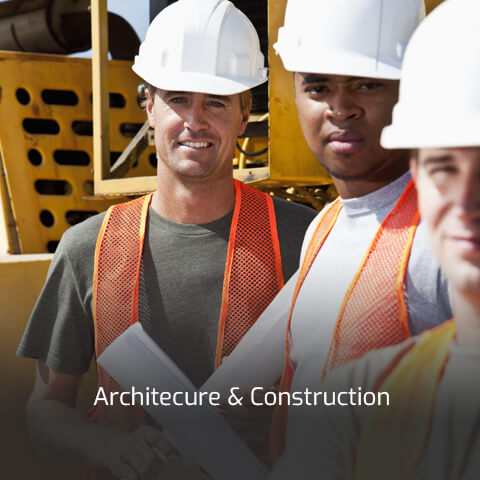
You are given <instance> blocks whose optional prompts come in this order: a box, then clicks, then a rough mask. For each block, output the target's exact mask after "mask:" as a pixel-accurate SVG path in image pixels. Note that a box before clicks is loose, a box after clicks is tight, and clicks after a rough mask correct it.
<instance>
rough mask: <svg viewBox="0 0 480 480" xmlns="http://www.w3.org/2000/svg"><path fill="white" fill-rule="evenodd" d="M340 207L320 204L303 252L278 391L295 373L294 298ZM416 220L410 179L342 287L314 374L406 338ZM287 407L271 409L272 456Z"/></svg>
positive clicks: (279, 449)
mask: <svg viewBox="0 0 480 480" xmlns="http://www.w3.org/2000/svg"><path fill="white" fill-rule="evenodd" d="M341 209H342V204H341V203H340V200H339V199H337V200H336V201H334V202H333V203H332V204H331V205H330V206H329V207H327V208H326V209H325V212H324V213H323V215H322V217H321V219H320V221H319V223H318V225H317V227H316V229H315V231H314V233H313V235H312V238H311V240H310V243H309V245H308V247H307V250H306V252H305V257H304V260H303V263H302V266H301V267H300V272H299V276H298V280H297V284H296V287H295V290H294V293H293V298H292V306H291V309H290V318H289V320H288V326H287V338H286V353H285V364H284V368H283V374H282V379H281V382H280V391H290V386H291V383H292V379H293V376H294V373H295V366H294V365H293V364H292V362H291V361H290V343H291V330H290V324H291V321H292V313H293V310H294V307H295V302H296V300H297V297H298V294H299V292H300V289H301V288H302V285H303V282H304V281H305V278H306V277H307V275H308V272H309V271H310V268H311V266H312V265H313V263H314V261H315V258H316V257H317V255H318V252H319V251H320V249H321V248H322V246H323V244H324V242H325V240H326V238H327V237H328V235H329V233H330V231H331V230H332V228H333V226H334V225H335V222H336V220H337V218H338V215H339V213H340V211H341ZM419 220H420V215H419V212H418V208H417V196H416V191H415V187H414V184H413V181H410V182H409V183H408V185H407V186H406V188H405V190H404V191H403V193H402V195H401V197H400V198H399V200H398V201H397V203H396V205H395V206H394V207H393V209H392V210H391V212H390V213H389V214H388V215H387V216H386V218H385V219H384V221H383V222H382V224H381V225H380V227H379V228H378V230H377V232H376V234H375V236H374V238H373V239H372V242H371V243H370V246H369V247H368V249H367V251H366V254H365V256H364V258H363V260H362V262H361V264H360V267H359V269H358V271H357V273H356V274H355V277H354V278H353V280H352V283H351V284H350V286H349V288H348V290H347V293H346V295H345V298H344V300H343V303H342V306H341V308H340V312H339V315H338V317H337V322H336V325H335V330H334V333H333V337H332V340H331V343H330V348H329V352H328V355H327V359H326V362H325V365H323V371H322V373H320V369H321V368H322V366H319V376H320V375H322V376H325V374H326V372H328V371H329V370H331V369H333V368H336V367H339V366H341V365H344V364H345V363H347V362H349V361H350V360H353V359H356V358H359V357H361V356H362V355H363V354H365V353H366V352H368V351H370V350H375V349H377V348H382V347H386V346H388V345H394V344H397V343H400V342H402V341H403V340H405V339H406V338H408V337H410V331H409V328H408V313H407V307H406V303H405V297H404V288H403V287H404V280H405V274H406V271H407V264H408V258H409V255H410V250H411V247H412V242H413V238H414V236H415V231H416V227H417V225H418V222H419ZM319 314H320V313H319ZM287 410H288V409H287V406H286V405H284V406H278V407H277V408H276V411H275V414H274V420H273V425H272V436H271V443H272V456H273V460H274V461H275V460H277V459H278V458H279V457H280V456H281V455H282V453H283V451H284V449H285V440H286V428H287Z"/></svg>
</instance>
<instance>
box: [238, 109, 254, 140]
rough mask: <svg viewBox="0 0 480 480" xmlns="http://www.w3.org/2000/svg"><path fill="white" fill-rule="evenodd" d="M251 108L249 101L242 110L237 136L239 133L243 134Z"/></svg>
mask: <svg viewBox="0 0 480 480" xmlns="http://www.w3.org/2000/svg"><path fill="white" fill-rule="evenodd" d="M251 108H252V104H251V103H250V105H249V106H248V107H247V108H245V109H244V110H243V111H242V118H241V122H240V128H239V131H238V135H237V136H238V137H239V136H240V135H243V133H244V132H245V129H246V128H247V125H248V119H249V118H250V109H251Z"/></svg>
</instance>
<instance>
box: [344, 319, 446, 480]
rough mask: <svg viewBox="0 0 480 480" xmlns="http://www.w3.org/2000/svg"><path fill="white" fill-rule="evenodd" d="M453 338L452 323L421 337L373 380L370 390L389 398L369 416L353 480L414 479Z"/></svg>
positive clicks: (362, 436) (372, 409)
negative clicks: (381, 379)
mask: <svg viewBox="0 0 480 480" xmlns="http://www.w3.org/2000/svg"><path fill="white" fill-rule="evenodd" d="M454 335H455V322H454V321H449V322H446V323H444V324H443V325H440V326H439V327H437V328H435V329H433V330H430V331H428V332H425V333H423V334H422V336H421V337H420V339H419V340H418V342H417V343H416V345H414V346H413V347H412V348H411V349H409V351H407V352H406V353H405V354H404V356H403V358H401V359H398V360H397V362H396V363H394V364H393V365H390V366H389V369H388V370H389V371H387V372H383V373H382V374H381V375H380V378H383V379H385V380H384V381H378V380H377V383H378V384H379V385H375V387H374V390H375V391H381V392H388V393H389V394H390V405H382V406H376V407H373V408H371V409H369V410H368V417H367V420H366V423H365V428H364V430H363V432H362V435H361V438H360V444H359V447H358V451H357V455H356V458H357V461H356V464H355V468H354V472H355V474H354V477H353V478H354V479H355V480H364V479H367V478H368V479H370V478H388V479H389V480H402V479H406V478H415V469H416V467H417V466H418V462H419V460H420V458H421V455H422V453H423V451H424V448H425V445H426V442H427V439H428V434H429V432H430V427H431V420H432V417H433V411H434V406H435V397H436V394H437V391H438V385H439V383H440V379H441V376H442V372H443V371H444V368H445V365H446V363H447V359H448V351H449V347H450V343H451V342H452V339H453V337H454ZM399 445H401V448H398V446H399Z"/></svg>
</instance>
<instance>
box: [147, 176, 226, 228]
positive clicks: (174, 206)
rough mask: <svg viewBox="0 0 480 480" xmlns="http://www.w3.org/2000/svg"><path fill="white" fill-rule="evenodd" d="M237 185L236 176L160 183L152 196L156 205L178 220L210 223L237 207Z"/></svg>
mask: <svg viewBox="0 0 480 480" xmlns="http://www.w3.org/2000/svg"><path fill="white" fill-rule="evenodd" d="M234 203H235V188H234V184H233V178H231V177H230V178H228V177H227V178H224V179H221V180H217V181H215V182H212V183H202V182H198V183H195V182H185V183H182V182H172V183H168V182H159V186H158V188H157V190H156V191H155V193H154V194H153V199H152V208H153V209H154V210H155V211H156V212H157V213H158V214H159V215H161V216H162V217H164V218H166V219H167V220H170V221H171V222H175V223H185V224H196V225H200V224H203V223H210V222H213V221H215V220H218V219H219V218H221V217H224V216H225V215H226V214H227V213H228V212H230V211H231V210H232V209H233V206H234Z"/></svg>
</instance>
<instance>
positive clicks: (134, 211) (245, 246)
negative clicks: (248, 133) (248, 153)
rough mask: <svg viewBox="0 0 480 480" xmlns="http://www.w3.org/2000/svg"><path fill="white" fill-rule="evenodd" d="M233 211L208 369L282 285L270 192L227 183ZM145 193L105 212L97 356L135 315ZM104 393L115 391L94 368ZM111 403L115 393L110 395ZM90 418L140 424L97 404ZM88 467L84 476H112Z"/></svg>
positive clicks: (131, 413) (134, 416)
mask: <svg viewBox="0 0 480 480" xmlns="http://www.w3.org/2000/svg"><path fill="white" fill-rule="evenodd" d="M234 185H235V207H234V210H233V218H232V225H231V229H230V237H229V243H228V252H227V262H226V265H225V275H224V283H223V291H222V306H221V313H220V319H219V333H218V342H217V352H216V361H215V366H216V367H218V365H219V364H220V363H221V360H222V358H223V357H224V356H226V355H229V354H230V353H231V351H232V350H233V349H234V348H235V346H236V345H237V343H238V342H239V341H240V340H241V338H242V337H243V335H244V334H245V333H246V332H247V331H248V330H249V328H250V327H251V326H252V325H253V324H254V323H255V321H256V320H257V318H258V317H259V316H260V314H261V313H262V312H263V310H264V309H265V308H266V307H267V305H268V304H269V303H270V302H271V301H272V300H273V298H274V297H275V295H276V294H277V293H278V291H279V290H280V289H281V288H282V287H283V283H284V280H283V272H282V262H281V256H280V244H279V241H278V233H277V225H276V218H275V209H274V205H273V201H272V198H271V197H270V195H267V194H265V193H262V192H259V191H258V190H255V189H253V188H250V187H248V186H246V185H244V184H243V183H241V182H238V181H236V180H235V181H234ZM151 197H152V195H147V196H146V197H142V198H139V199H136V200H133V201H131V202H128V203H124V204H120V205H115V206H113V207H110V209H109V210H108V212H107V214H106V216H105V219H104V221H103V224H102V228H101V230H100V234H99V236H98V240H97V247H96V251H95V269H94V282H93V316H94V323H95V349H96V350H95V351H96V355H97V357H98V356H99V355H100V354H101V353H102V352H103V351H104V350H105V348H107V347H108V346H109V345H110V343H111V342H112V341H113V340H114V339H115V338H117V337H118V336H119V335H120V334H121V333H123V332H124V331H125V330H126V329H127V328H128V327H129V326H130V325H132V324H133V323H135V322H137V321H138V320H139V318H138V288H139V277H140V266H141V258H142V250H143V243H144V237H145V227H146V222H147V214H148V207H149V204H150V202H151ZM98 378H99V382H98V384H99V387H100V386H102V387H104V389H105V392H106V394H107V395H109V394H110V392H111V391H122V388H121V387H120V386H119V385H118V384H117V383H116V382H115V381H114V380H113V379H112V378H111V377H110V376H109V375H108V374H107V373H106V372H105V371H104V370H103V369H102V368H101V367H98ZM115 399H116V400H117V399H118V396H117V397H115ZM92 418H93V419H94V420H95V421H96V422H98V423H101V424H103V425H108V426H111V427H116V428H120V429H122V430H127V431H132V430H134V429H135V428H138V426H139V425H141V424H142V423H144V418H143V410H141V409H140V408H138V410H135V409H134V408H132V407H124V406H120V405H119V404H118V401H117V403H116V404H115V405H114V406H110V407H108V408H102V407H100V406H97V408H96V409H94V410H93V415H92ZM99 475H103V474H100V473H99V470H93V469H89V470H88V474H86V475H85V476H84V478H88V479H94V478H95V479H99V478H102V479H103V478H105V479H107V478H113V477H112V476H111V475H110V476H109V477H108V476H99Z"/></svg>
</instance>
